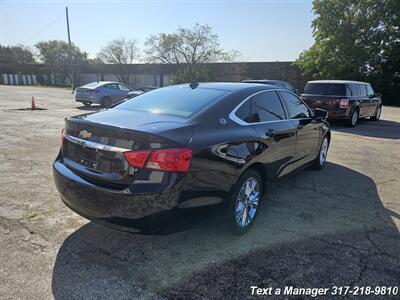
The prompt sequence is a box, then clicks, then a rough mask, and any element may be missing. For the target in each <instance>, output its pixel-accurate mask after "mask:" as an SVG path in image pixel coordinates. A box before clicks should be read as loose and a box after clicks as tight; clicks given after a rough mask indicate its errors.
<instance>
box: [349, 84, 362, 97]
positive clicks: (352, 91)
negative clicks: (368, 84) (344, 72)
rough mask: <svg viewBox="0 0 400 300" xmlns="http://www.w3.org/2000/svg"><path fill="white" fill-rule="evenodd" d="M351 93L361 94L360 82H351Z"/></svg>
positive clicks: (354, 94)
mask: <svg viewBox="0 0 400 300" xmlns="http://www.w3.org/2000/svg"><path fill="white" fill-rule="evenodd" d="M350 88H351V94H352V95H353V96H360V92H359V90H358V84H350Z"/></svg>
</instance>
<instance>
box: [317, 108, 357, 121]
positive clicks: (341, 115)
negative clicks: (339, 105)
mask: <svg viewBox="0 0 400 300" xmlns="http://www.w3.org/2000/svg"><path fill="white" fill-rule="evenodd" d="M321 108H322V109H324V110H326V111H327V112H328V119H349V118H350V116H351V113H350V112H351V110H350V108H347V109H335V110H329V109H325V108H323V107H321Z"/></svg>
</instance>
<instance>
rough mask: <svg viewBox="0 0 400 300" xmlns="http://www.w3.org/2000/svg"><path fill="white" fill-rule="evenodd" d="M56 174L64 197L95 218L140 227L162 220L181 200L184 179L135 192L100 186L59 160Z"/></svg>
mask: <svg viewBox="0 0 400 300" xmlns="http://www.w3.org/2000/svg"><path fill="white" fill-rule="evenodd" d="M53 175H54V181H55V184H56V187H57V189H58V191H59V192H60V194H61V199H62V201H63V202H64V203H65V204H66V205H67V206H68V207H69V208H71V209H72V210H73V211H75V212H76V213H78V214H80V215H81V216H83V217H85V218H87V219H89V220H93V221H99V222H107V223H111V224H115V225H119V226H123V227H135V228H139V229H140V228H142V227H146V226H151V225H153V222H154V221H162V219H163V217H164V216H167V215H169V214H170V213H171V211H173V210H174V209H175V208H176V207H177V204H178V199H179V192H178V191H177V190H178V189H179V186H180V182H171V185H170V187H169V188H168V189H167V190H165V191H163V192H162V193H140V194H135V193H134V192H133V191H131V190H130V188H127V189H123V190H119V189H115V190H114V189H108V188H103V187H99V186H96V185H94V184H92V183H90V182H88V181H86V180H85V179H84V178H82V177H80V176H79V175H77V174H76V173H74V172H73V171H72V170H70V169H69V168H67V167H66V166H65V165H64V164H63V163H62V162H61V161H59V160H56V161H55V162H54V163H53ZM155 219H157V220H155Z"/></svg>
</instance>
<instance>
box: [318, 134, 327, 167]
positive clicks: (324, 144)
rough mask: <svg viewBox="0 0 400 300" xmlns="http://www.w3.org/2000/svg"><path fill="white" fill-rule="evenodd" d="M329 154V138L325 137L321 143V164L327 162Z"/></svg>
mask: <svg viewBox="0 0 400 300" xmlns="http://www.w3.org/2000/svg"><path fill="white" fill-rule="evenodd" d="M327 154H328V139H327V138H324V140H323V142H322V145H321V151H320V152H319V163H320V164H321V166H322V165H323V164H324V163H325V160H326V155H327Z"/></svg>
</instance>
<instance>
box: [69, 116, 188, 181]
mask: <svg viewBox="0 0 400 300" xmlns="http://www.w3.org/2000/svg"><path fill="white" fill-rule="evenodd" d="M192 132H193V128H192V124H191V123H190V122H187V120H186V119H183V118H177V117H172V116H165V115H155V114H151V113H146V112H138V111H134V110H120V109H111V110H105V111H101V112H98V113H94V114H86V115H82V116H78V117H71V118H67V119H66V129H65V138H64V142H63V147H62V154H63V160H64V163H65V164H66V165H67V166H68V167H69V168H71V169H73V170H75V171H76V172H78V173H80V174H81V175H83V176H86V177H88V178H90V179H92V180H94V181H99V183H101V182H103V183H107V184H113V185H115V186H121V187H124V186H125V187H126V186H127V185H129V184H131V183H132V181H133V180H134V179H135V178H136V177H137V173H140V172H139V171H140V170H138V169H137V168H133V167H132V166H130V165H129V164H128V163H127V161H126V160H125V158H124V156H123V153H124V152H126V151H139V150H143V149H158V148H173V147H180V146H187V145H188V144H189V143H190V138H191V136H192ZM142 171H143V172H141V173H142V175H144V176H146V174H147V176H149V174H150V173H151V171H148V170H142Z"/></svg>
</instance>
